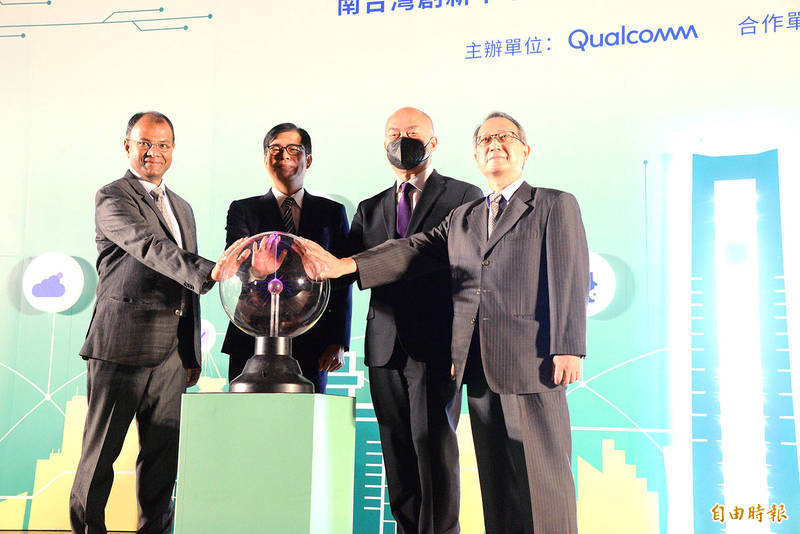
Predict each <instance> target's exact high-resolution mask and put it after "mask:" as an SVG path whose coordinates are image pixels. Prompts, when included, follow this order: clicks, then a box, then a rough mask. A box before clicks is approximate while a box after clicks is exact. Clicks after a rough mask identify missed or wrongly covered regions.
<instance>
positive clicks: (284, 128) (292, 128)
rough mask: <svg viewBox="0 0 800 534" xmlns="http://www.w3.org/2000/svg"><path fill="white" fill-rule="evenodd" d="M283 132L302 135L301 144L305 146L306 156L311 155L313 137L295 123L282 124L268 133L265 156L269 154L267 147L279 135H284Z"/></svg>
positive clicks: (265, 141)
mask: <svg viewBox="0 0 800 534" xmlns="http://www.w3.org/2000/svg"><path fill="white" fill-rule="evenodd" d="M283 132H297V133H299V134H300V144H302V145H303V150H305V152H306V156H309V155H311V136H310V135H308V132H307V131H305V130H304V129H302V128H300V127H299V126H297V125H296V124H295V123H293V122H282V123H280V124H277V125H275V126H273V127H272V128H271V129H270V131H268V132H267V135H265V136H264V154H266V153H267V147H268V146H269V145H270V143H272V140H273V139H275V138H276V137H278V134H282V133H283Z"/></svg>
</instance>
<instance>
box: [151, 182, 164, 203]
mask: <svg viewBox="0 0 800 534" xmlns="http://www.w3.org/2000/svg"><path fill="white" fill-rule="evenodd" d="M163 194H164V190H163V189H161V186H160V185H159V186H156V187H155V188H154V189H153V190H152V191H150V196H152V197H153V198H154V199H155V200H156V202H161V195H163Z"/></svg>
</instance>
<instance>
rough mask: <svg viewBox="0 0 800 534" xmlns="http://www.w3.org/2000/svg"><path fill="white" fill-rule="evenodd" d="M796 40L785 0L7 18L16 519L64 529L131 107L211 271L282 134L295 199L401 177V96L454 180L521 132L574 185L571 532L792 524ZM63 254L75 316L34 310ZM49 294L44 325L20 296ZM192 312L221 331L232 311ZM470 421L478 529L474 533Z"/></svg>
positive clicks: (9, 507) (374, 487)
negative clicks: (302, 178)
mask: <svg viewBox="0 0 800 534" xmlns="http://www.w3.org/2000/svg"><path fill="white" fill-rule="evenodd" d="M23 35H24V36H23ZM600 44H602V46H599V45H600ZM799 51H800V1H797V0H760V1H754V0H750V1H744V0H732V1H725V2H723V1H720V0H712V1H708V2H702V3H698V2H690V1H687V0H675V1H673V2H669V3H665V2H653V1H649V0H648V1H639V2H633V1H622V0H611V1H607V2H594V1H590V0H568V1H564V2H544V1H529V0H461V1H459V0H413V1H411V0H384V1H380V0H375V1H368V0H303V1H301V2H279V1H277V0H268V1H262V2H244V1H242V2H236V1H231V2H213V1H205V0H193V1H188V0H163V1H160V2H159V1H155V2H148V1H146V0H128V1H122V0H120V1H118V0H114V1H111V2H102V3H101V2H90V1H87V0H52V2H25V1H17V2H9V1H2V2H0V58H2V63H0V65H2V82H0V102H2V104H0V109H2V113H1V114H0V117H1V118H0V162H2V177H3V180H2V194H0V221H1V222H2V225H1V226H0V228H2V231H1V232H0V277H2V284H0V291H2V296H3V298H2V299H0V307H1V311H0V317H2V321H0V529H4V528H5V529H22V528H30V529H36V528H38V529H53V530H55V529H59V528H66V527H67V510H66V507H67V495H68V491H69V485H70V483H71V478H72V475H73V472H74V468H75V463H76V461H77V457H78V450H79V449H78V448H79V446H80V434H81V431H82V425H83V416H84V414H85V397H84V395H85V377H84V372H85V365H84V362H83V361H82V360H81V359H80V358H79V357H78V356H77V352H78V349H79V348H80V346H81V343H82V341H83V337H84V334H85V331H86V328H87V326H88V322H89V318H90V315H91V310H92V303H93V298H94V297H93V291H94V288H95V286H96V275H95V274H94V270H93V263H94V260H95V257H96V252H95V247H94V222H93V199H94V192H95V190H96V189H97V188H98V187H100V186H101V185H103V184H105V183H107V182H109V181H111V180H113V179H116V178H118V177H120V176H121V175H122V174H123V172H124V171H125V169H126V159H125V157H124V153H123V150H122V137H123V133H124V132H123V130H124V125H125V122H126V121H127V119H128V117H129V116H130V115H132V114H133V113H134V112H136V111H139V110H145V109H157V110H159V111H162V112H164V113H166V114H167V115H169V116H170V118H171V119H172V120H173V122H174V124H175V128H176V142H177V145H176V149H175V153H174V163H173V166H172V169H171V170H170V171H169V173H168V174H167V177H166V179H167V184H168V185H169V187H171V188H174V189H175V190H176V191H177V192H179V193H180V194H181V195H182V196H183V197H184V198H186V199H187V200H188V201H189V202H190V203H191V204H192V206H193V208H194V211H195V216H196V218H197V227H198V235H199V244H200V251H201V253H202V254H203V255H205V256H206V257H209V258H215V257H216V256H217V255H218V253H219V252H220V250H221V248H222V246H223V243H224V224H225V214H226V210H227V207H228V204H229V203H230V201H232V200H234V199H237V198H242V197H245V196H252V195H257V194H260V193H263V192H264V191H265V190H266V188H267V177H266V173H265V171H264V168H263V163H262V152H261V140H262V138H263V135H264V133H265V132H266V130H267V129H268V128H269V127H271V126H272V125H274V124H275V123H278V122H283V121H293V122H296V123H298V124H300V125H302V126H304V127H305V128H307V129H308V130H309V131H310V133H311V135H312V137H313V140H314V163H313V166H312V167H311V169H310V171H309V174H308V175H307V183H306V185H307V187H308V188H309V189H311V190H312V191H316V192H321V193H325V194H328V195H329V196H331V197H333V198H335V199H337V200H339V201H341V202H343V203H344V204H345V205H346V206H347V209H348V214H349V215H351V216H352V214H353V210H354V207H355V206H356V204H357V203H358V201H359V200H361V199H363V198H365V197H367V196H371V195H373V194H374V193H376V192H378V191H380V190H382V189H384V188H386V187H388V185H389V184H391V183H392V180H393V174H392V173H391V171H390V169H389V167H388V164H387V162H386V159H385V155H384V153H383V148H382V139H383V124H384V121H385V119H386V117H387V116H388V115H389V114H390V113H391V112H392V111H394V110H395V109H397V108H398V107H401V106H406V105H412V106H416V107H419V108H421V109H423V110H425V111H427V112H428V113H430V115H431V116H432V117H433V120H434V123H435V126H436V134H437V136H438V138H439V142H440V144H439V148H438V150H437V152H436V154H435V160H434V162H435V166H436V168H437V169H438V170H439V171H441V172H442V173H444V174H447V175H450V176H455V177H458V178H461V179H463V180H467V181H470V182H472V183H474V184H477V185H479V186H481V187H483V188H484V189H485V187H486V184H485V182H484V180H483V178H482V177H481V176H480V174H479V173H478V172H477V170H476V167H475V163H474V160H473V157H472V151H471V140H470V136H471V133H472V130H473V129H474V127H475V126H476V124H477V123H478V122H479V121H480V119H481V117H482V116H483V115H485V114H486V113H488V112H489V111H493V110H498V109H499V110H503V111H507V112H509V113H511V114H512V115H514V116H515V117H517V118H518V119H519V120H520V121H521V122H522V124H523V125H524V126H525V127H526V129H527V131H528V137H529V141H530V143H531V144H532V147H533V152H532V158H531V160H530V161H529V162H528V165H527V167H526V176H527V179H528V181H530V182H531V183H533V184H535V185H541V186H548V187H555V188H559V189H565V190H567V191H570V192H572V193H574V194H575V195H576V196H577V198H578V200H579V202H580V204H581V207H582V210H583V219H584V224H585V226H586V231H587V235H588V239H589V246H590V248H591V250H592V251H593V252H594V253H595V254H597V255H598V256H599V257H600V258H602V259H604V260H605V262H606V264H607V266H608V267H610V269H608V270H603V266H601V265H600V262H597V263H596V264H594V265H593V271H594V276H595V282H596V283H597V286H596V287H595V288H594V289H593V291H594V292H595V293H593V299H594V300H597V301H598V303H601V301H603V299H611V300H610V302H609V303H608V305H607V306H606V307H605V308H604V309H603V310H602V311H600V312H599V313H596V314H595V315H592V316H591V317H590V319H589V328H588V356H587V358H586V360H585V364H584V369H583V372H584V374H583V379H582V381H581V382H580V383H578V384H576V385H574V386H572V387H571V388H570V389H569V391H568V399H569V403H570V409H571V412H572V425H573V439H574V451H573V455H574V456H573V467H574V473H575V478H576V483H577V489H578V500H579V523H580V530H581V532H582V533H584V534H587V533H588V534H591V533H601V532H614V533H637V534H639V533H668V532H669V533H680V534H683V533H687V532H698V533H711V532H722V531H726V532H776V533H790V532H800V523H798V521H799V520H798V516H797V514H800V482H799V481H798V452H797V451H798V449H797V444H796V427H795V414H796V413H797V412H798V408H800V406H798V404H800V402H799V401H798V398H797V397H796V396H795V392H797V391H798V390H800V374H799V373H793V371H795V370H796V369H797V365H798V363H800V362H798V357H797V356H795V355H794V354H796V352H795V353H792V352H791V350H790V349H791V348H794V347H796V345H797V342H798V338H797V336H798V322H797V321H798V319H797V315H798V309H800V308H798V306H800V299H799V298H798V296H797V295H798V294H800V293H799V292H800V286H799V284H800V252H798V248H800V244H798V240H797V239H796V232H797V231H798V229H800V221H799V220H798V210H797V207H796V204H797V201H798V199H800V185H798V178H800V156H799V155H798V154H800V105H798V98H797V87H798V85H800V69H799V68H798V65H797V56H798V52H799ZM51 252H53V253H60V254H61V255H66V256H69V257H72V258H73V259H74V260H75V261H76V262H77V266H78V269H77V270H79V271H81V273H82V275H83V278H84V286H83V289H82V291H81V292H80V293H79V294H77V295H75V298H76V299H77V300H76V301H75V303H74V304H72V305H71V306H69V307H68V308H67V309H66V310H62V311H41V310H42V309H49V310H52V309H57V308H58V306H51V307H49V308H48V303H50V302H56V301H59V299H60V302H64V301H65V300H64V299H68V297H69V293H70V291H74V290H75V288H76V287H77V288H79V286H78V285H76V284H78V282H79V280H80V278H81V276H80V274H78V273H76V272H74V271H69V270H68V269H67V268H66V267H65V266H64V265H62V264H61V263H58V258H62V259H63V256H46V257H44V258H42V259H41V260H40V261H39V262H37V263H35V264H33V263H32V262H33V260H34V259H35V258H37V257H40V256H42V255H43V254H46V253H51ZM73 267H74V265H73ZM26 269H29V272H28V276H27V277H26V276H25V273H26ZM609 271H611V272H612V273H613V280H612V279H611V278H610V276H609V274H608V272H609ZM59 273H61V277H59V276H58V274H59ZM53 276H55V277H56V278H51V277H53ZM47 279H50V282H49V283H53V285H54V286H55V289H54V290H53V291H54V292H50V293H48V291H49V290H46V291H45V292H44V293H42V292H39V293H38V294H39V295H40V296H39V297H32V298H31V301H32V302H33V303H34V304H36V306H37V307H34V305H32V304H31V302H29V300H28V299H26V298H25V296H24V293H25V291H33V289H32V287H33V286H34V285H37V284H40V283H42V282H44V281H45V280H47ZM45 285H47V284H45ZM612 285H614V286H615V288H616V290H615V291H614V292H610V291H609V289H610V288H611V286H612ZM59 288H62V289H63V291H65V294H64V295H63V296H61V297H59V296H57V295H58V291H60V289H59ZM47 295H51V296H47ZM367 298H368V295H367V293H365V292H364V293H361V292H358V291H356V294H355V305H354V310H353V316H354V321H353V341H352V351H351V352H350V353H349V354H348V357H347V363H346V366H345V368H344V369H343V371H342V372H340V373H336V374H334V375H332V377H331V391H332V392H334V393H337V394H349V395H355V396H356V399H357V436H356V480H355V495H354V497H355V498H354V503H355V504H354V517H355V524H354V527H353V532H354V533H358V534H379V533H385V534H392V533H394V531H395V530H394V529H395V527H394V524H393V522H392V519H391V512H390V510H389V507H388V504H387V500H386V491H385V487H384V484H385V480H384V478H383V475H382V473H383V471H382V468H381V461H380V460H381V457H380V445H379V442H378V433H377V428H376V425H375V422H374V413H373V411H372V409H371V404H370V398H369V393H368V388H367V387H365V385H366V382H365V380H366V376H365V368H364V365H363V350H362V349H363V333H364V318H365V315H366V305H367ZM68 300H73V299H68ZM202 306H203V317H204V319H205V320H207V325H211V327H212V328H213V329H215V330H216V332H219V333H221V332H224V329H225V326H226V323H227V319H226V316H225V314H224V312H223V310H222V307H221V305H220V302H219V299H218V296H217V293H216V292H215V291H213V292H211V293H210V294H208V295H206V296H204V297H203V299H202ZM204 337H205V340H204V341H205V347H206V348H205V355H204V367H203V379H202V382H201V384H200V386H201V388H202V389H204V390H208V391H213V390H221V389H224V388H225V387H226V386H227V385H226V383H225V380H224V379H222V378H221V377H224V376H226V370H227V358H226V357H225V356H224V355H221V354H220V352H219V348H220V345H221V337H220V334H215V333H214V332H213V331H211V330H210V329H207V330H206V332H205V336H204ZM468 425H469V421H468V418H467V417H466V414H464V419H463V420H462V425H461V427H460V429H459V433H460V434H462V436H461V437H462V438H463V439H462V440H461V443H462V445H463V447H462V455H463V462H462V464H463V467H462V475H463V480H464V488H463V490H464V491H463V493H464V506H463V510H464V512H463V520H462V525H463V530H464V532H465V533H481V532H482V531H483V530H482V526H481V517H480V505H479V502H480V501H479V496H478V493H477V492H478V488H477V483H476V480H477V476H476V473H475V468H474V456H472V454H471V451H470V447H471V445H470V439H469V432H468ZM135 454H136V443H135V440H132V441H130V442H129V443H128V444H127V445H126V448H125V450H124V452H123V456H122V457H121V459H120V461H119V463H118V464H117V483H116V486H115V489H114V492H113V493H112V500H111V503H110V507H109V510H110V514H109V521H110V526H111V527H113V528H116V529H124V528H130V527H132V526H133V525H134V524H135V504H134V501H133V491H132V487H133V475H132V471H133V462H134V459H135ZM220 454H225V451H224V450H220ZM208 461H209V462H213V461H214V459H213V458H209V459H208ZM275 483H276V484H280V481H275ZM715 505H719V506H717V507H715ZM722 506H724V511H723V510H722V508H721V507H722ZM266 509H267V510H268V507H267V508H266Z"/></svg>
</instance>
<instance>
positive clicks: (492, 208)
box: [488, 192, 503, 237]
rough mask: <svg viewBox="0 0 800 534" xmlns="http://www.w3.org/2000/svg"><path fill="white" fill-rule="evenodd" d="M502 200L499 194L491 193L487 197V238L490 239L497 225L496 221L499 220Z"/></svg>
mask: <svg viewBox="0 0 800 534" xmlns="http://www.w3.org/2000/svg"><path fill="white" fill-rule="evenodd" d="M502 199H503V195H502V194H501V193H497V192H495V193H492V194H491V195H489V233H488V237H492V232H493V231H494V227H495V226H496V225H497V220H498V219H500V214H501V213H502V211H501V210H500V201H501V200H502Z"/></svg>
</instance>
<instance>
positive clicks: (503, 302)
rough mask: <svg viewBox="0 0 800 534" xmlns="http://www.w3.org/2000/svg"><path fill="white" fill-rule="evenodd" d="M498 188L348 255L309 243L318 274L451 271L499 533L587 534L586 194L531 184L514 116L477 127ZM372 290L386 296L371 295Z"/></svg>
mask: <svg viewBox="0 0 800 534" xmlns="http://www.w3.org/2000/svg"><path fill="white" fill-rule="evenodd" d="M474 149H475V161H476V162H477V164H478V169H479V170H480V171H481V173H482V174H483V175H484V176H485V177H486V179H487V181H488V183H489V188H490V189H491V190H492V194H490V195H489V196H488V197H487V198H483V199H480V200H477V201H475V202H471V203H468V204H465V205H463V206H460V207H459V208H456V209H455V210H453V212H452V213H451V214H450V215H448V216H447V218H445V220H444V221H443V222H442V223H441V224H440V225H438V226H437V227H436V228H434V229H432V230H430V231H427V232H422V233H418V234H414V235H412V236H410V237H408V238H406V239H399V240H395V241H390V242H387V243H384V244H383V245H381V246H378V247H376V248H374V249H371V250H367V251H364V252H362V253H360V254H356V255H355V256H354V257H353V258H345V259H342V260H336V259H335V258H332V257H330V255H329V254H328V253H327V252H326V251H324V250H323V249H321V248H320V247H318V246H316V245H314V244H313V243H307V242H303V243H302V245H303V247H304V248H305V251H306V253H308V254H309V257H311V258H313V259H315V260H318V261H319V262H320V264H321V266H320V267H318V269H319V274H321V275H322V276H323V277H326V276H327V277H331V278H333V277H337V276H343V275H350V274H352V273H354V272H357V273H358V280H359V284H360V285H361V287H377V286H381V285H384V284H389V283H392V282H395V281H397V280H401V279H406V278H408V277H413V276H414V275H417V274H420V273H425V272H428V271H429V269H430V263H431V262H434V263H439V265H440V266H441V267H442V268H445V269H447V271H448V272H449V273H450V275H451V277H452V285H451V286H450V287H451V296H452V300H453V341H452V355H453V362H454V364H455V376H456V381H457V382H458V383H459V384H460V383H461V382H462V380H463V383H464V384H466V385H467V396H468V402H469V412H470V422H471V425H472V435H473V439H474V442H475V453H476V456H477V460H478V474H479V476H480V482H481V496H482V499H483V511H484V522H485V526H486V532H487V534H530V533H531V532H535V533H537V534H541V533H546V534H577V511H576V502H575V485H574V482H573V479H572V470H571V465H570V462H571V456H572V441H571V433H570V422H569V410H568V409H567V399H566V393H565V388H566V386H567V385H568V384H570V383H572V382H574V381H576V380H578V378H579V377H580V372H581V362H580V360H581V357H582V356H584V355H585V354H586V298H587V295H588V291H589V250H588V247H587V244H586V234H585V232H584V228H583V223H582V221H581V213H580V209H579V207H578V203H577V201H576V200H575V197H574V196H572V195H571V194H569V193H566V192H564V191H558V190H555V189H546V188H542V187H531V186H530V185H529V184H528V183H527V182H525V180H524V179H523V177H522V170H523V167H524V165H525V162H526V160H527V159H528V156H529V155H530V151H531V148H530V146H529V145H528V143H527V140H526V137H525V131H524V130H523V129H522V126H521V125H520V124H519V123H518V122H517V121H516V120H515V119H513V118H512V117H510V116H509V115H507V114H505V113H500V112H495V113H492V114H490V115H489V116H488V117H487V118H486V119H485V120H484V122H483V123H481V124H480V125H479V126H478V128H477V129H476V130H475V136H474ZM373 291H374V290H373Z"/></svg>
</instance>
